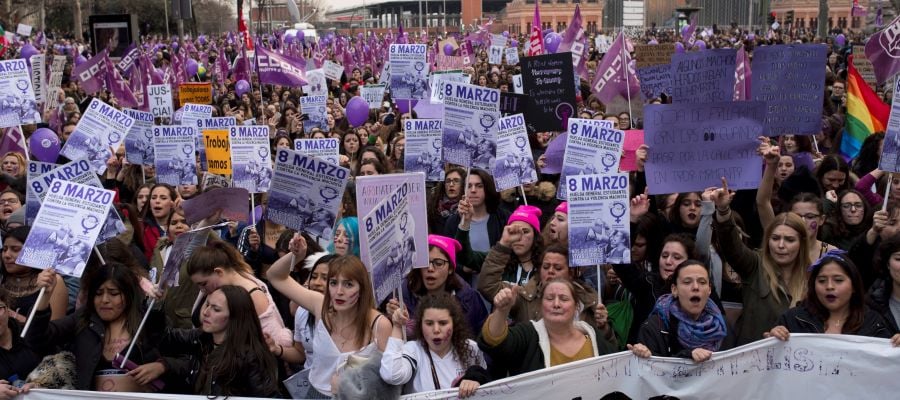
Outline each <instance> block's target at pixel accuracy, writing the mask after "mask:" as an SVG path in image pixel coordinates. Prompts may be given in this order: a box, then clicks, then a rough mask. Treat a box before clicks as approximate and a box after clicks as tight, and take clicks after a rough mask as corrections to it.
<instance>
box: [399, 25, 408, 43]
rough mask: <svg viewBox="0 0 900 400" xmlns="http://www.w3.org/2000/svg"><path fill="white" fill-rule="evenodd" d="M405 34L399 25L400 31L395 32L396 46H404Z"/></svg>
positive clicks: (405, 41)
mask: <svg viewBox="0 0 900 400" xmlns="http://www.w3.org/2000/svg"><path fill="white" fill-rule="evenodd" d="M406 43H407V40H406V33H405V32H403V24H400V29H399V30H398V31H397V44H406Z"/></svg>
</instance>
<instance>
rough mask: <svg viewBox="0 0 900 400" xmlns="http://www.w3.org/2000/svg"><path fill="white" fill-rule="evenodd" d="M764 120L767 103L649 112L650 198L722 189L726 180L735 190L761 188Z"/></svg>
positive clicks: (646, 131) (663, 108) (646, 139)
mask: <svg viewBox="0 0 900 400" xmlns="http://www.w3.org/2000/svg"><path fill="white" fill-rule="evenodd" d="M732 73H733V71H732ZM765 118H766V103H764V102H761V101H739V102H731V101H730V99H729V101H728V102H718V103H691V104H651V105H648V106H645V107H644V143H646V144H647V145H648V146H649V147H650V149H649V152H648V158H647V163H646V164H645V169H646V173H647V186H648V187H649V189H650V194H664V193H680V192H693V191H702V190H704V189H706V188H708V187H719V186H721V185H722V180H721V179H722V177H725V178H726V179H727V180H728V187H729V188H730V189H755V188H758V187H759V181H760V177H761V172H760V159H759V156H758V155H757V154H756V148H757V146H758V145H759V141H758V140H757V137H759V136H760V135H761V134H762V132H763V128H764V124H765Z"/></svg>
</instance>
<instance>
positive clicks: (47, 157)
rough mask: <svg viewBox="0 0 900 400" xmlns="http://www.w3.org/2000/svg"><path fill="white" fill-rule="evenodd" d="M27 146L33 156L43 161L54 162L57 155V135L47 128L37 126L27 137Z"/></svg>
mask: <svg viewBox="0 0 900 400" xmlns="http://www.w3.org/2000/svg"><path fill="white" fill-rule="evenodd" d="M28 147H29V149H30V150H31V154H34V158H37V159H38V160H40V161H43V162H56V159H57V158H58V157H59V147H60V146H59V136H57V135H56V132H53V131H52V130H50V129H48V128H39V129H38V130H36V131H34V133H32V134H31V137H30V138H28Z"/></svg>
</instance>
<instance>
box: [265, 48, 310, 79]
mask: <svg viewBox="0 0 900 400" xmlns="http://www.w3.org/2000/svg"><path fill="white" fill-rule="evenodd" d="M256 59H257V62H258V63H259V80H260V82H262V83H270V84H274V85H284V86H288V87H300V86H305V85H307V84H308V83H307V82H306V72H305V71H304V69H305V68H306V61H304V60H303V59H300V58H294V57H291V56H286V55H282V54H278V53H275V52H272V51H269V50H266V49H265V48H263V47H259V48H257V49H256Z"/></svg>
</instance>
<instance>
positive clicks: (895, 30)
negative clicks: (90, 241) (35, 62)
mask: <svg viewBox="0 0 900 400" xmlns="http://www.w3.org/2000/svg"><path fill="white" fill-rule="evenodd" d="M866 58H868V59H869V61H871V62H872V66H873V67H874V69H875V78H876V80H878V84H879V85H880V84H883V83H884V82H886V81H887V80H888V78H890V77H891V76H894V74H896V73H897V72H900V15H898V16H897V18H894V20H893V21H891V23H890V24H888V26H887V27H885V28H884V29H883V30H881V31H880V32H877V33H875V34H874V35H872V36H871V37H870V38H869V41H868V42H867V43H866ZM82 65H84V64H82Z"/></svg>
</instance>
